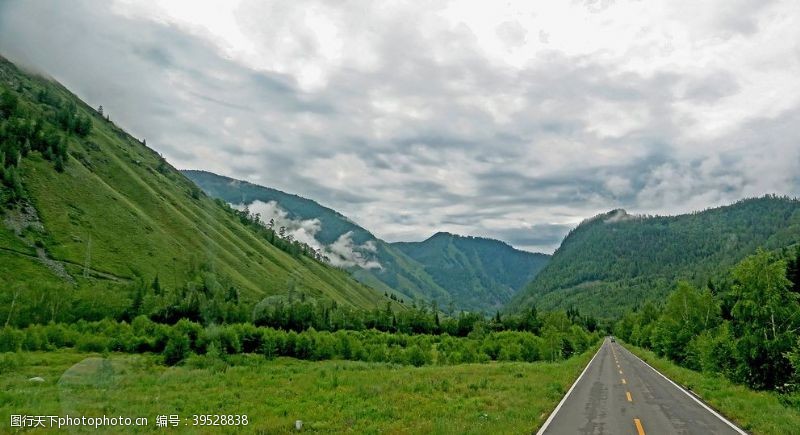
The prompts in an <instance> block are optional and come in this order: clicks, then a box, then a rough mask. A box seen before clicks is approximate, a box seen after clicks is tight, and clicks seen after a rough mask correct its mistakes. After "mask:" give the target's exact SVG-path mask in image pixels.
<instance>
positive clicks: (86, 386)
mask: <svg viewBox="0 0 800 435" xmlns="http://www.w3.org/2000/svg"><path fill="white" fill-rule="evenodd" d="M595 351H596V346H595V347H593V349H592V350H590V351H588V352H586V353H584V354H582V355H579V356H576V357H573V358H571V359H569V360H567V361H564V362H560V363H491V364H464V365H457V366H426V367H420V368H414V367H408V366H397V365H391V364H377V363H361V362H351V361H323V362H307V361H299V360H294V359H289V358H279V359H276V360H272V361H269V360H265V359H264V358H263V357H260V356H256V355H242V356H237V357H232V358H231V359H230V360H229V362H230V363H231V365H230V366H227V367H226V366H225V365H220V364H219V362H218V361H217V362H216V363H215V362H212V361H215V360H210V359H208V357H200V356H195V357H192V358H191V359H190V360H189V361H188V362H187V363H186V364H185V365H183V366H178V367H172V368H168V367H165V366H162V365H159V364H158V358H157V357H156V356H154V355H127V354H111V355H109V356H108V357H107V359H103V357H102V356H101V355H98V354H87V353H79V352H74V351H56V352H23V353H16V354H14V353H8V354H0V404H1V405H0V432H2V431H4V430H6V429H8V428H9V422H10V415H11V414H26V415H61V416H63V415H65V414H70V415H73V416H74V415H85V416H101V415H103V414H105V415H123V416H129V417H148V418H149V420H150V423H149V426H148V427H147V428H144V429H145V430H144V431H158V430H163V429H157V428H156V427H155V418H156V416H157V415H160V414H179V415H180V416H181V417H182V418H186V419H189V421H191V420H190V418H191V416H192V414H219V413H224V414H247V415H248V417H249V421H250V424H249V425H248V427H247V431H248V432H256V431H261V432H262V433H290V432H294V422H295V420H302V421H303V422H304V431H308V432H323V433H365V434H371V433H434V434H451V433H452V434H472V433H474V434H483V433H497V434H519V433H530V432H531V431H533V430H535V429H536V428H538V427H539V426H540V425H541V424H542V423H543V421H544V420H545V419H546V418H547V415H548V414H549V412H550V411H551V410H552V409H553V408H554V407H555V405H556V404H557V403H558V401H559V400H560V399H561V397H562V396H563V394H564V392H565V391H566V390H567V389H568V388H569V386H570V385H571V383H572V382H573V381H574V379H575V378H576V377H577V376H578V374H579V373H580V371H581V370H583V367H584V366H585V365H586V364H587V363H588V361H589V359H590V358H591V356H592V355H593V354H594V352H595ZM104 361H105V363H104ZM34 376H41V377H43V378H44V379H45V382H43V383H34V382H30V381H28V379H29V378H31V377H34ZM140 429H141V428H140ZM183 429H184V431H186V432H193V433H200V432H202V433H209V432H214V433H217V432H231V433H232V432H235V430H231V429H227V430H225V429H224V428H220V427H202V428H192V427H188V426H187V427H184V428H183ZM33 433H36V431H33Z"/></svg>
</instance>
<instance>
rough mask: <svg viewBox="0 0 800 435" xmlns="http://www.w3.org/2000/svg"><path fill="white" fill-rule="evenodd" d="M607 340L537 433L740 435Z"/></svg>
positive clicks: (648, 367) (713, 413)
mask: <svg viewBox="0 0 800 435" xmlns="http://www.w3.org/2000/svg"><path fill="white" fill-rule="evenodd" d="M743 433H745V432H743V431H741V429H738V428H737V427H736V426H734V425H733V424H732V423H730V422H728V421H727V420H725V419H724V418H723V417H721V416H719V415H718V414H716V413H715V412H714V411H713V410H711V409H710V408H708V407H707V406H706V405H704V404H702V402H700V401H699V400H697V399H695V398H694V396H691V395H690V393H688V392H687V391H686V390H684V389H682V388H680V387H678V386H677V385H675V384H673V383H672V382H671V381H670V380H668V379H667V378H665V377H664V376H663V375H661V374H660V373H658V372H656V371H655V370H654V369H652V368H651V367H650V366H648V365H647V364H645V363H644V362H643V361H642V360H640V359H639V358H637V357H636V356H634V355H633V354H632V353H630V352H628V351H627V350H626V349H625V348H624V347H622V346H621V345H619V343H614V342H611V341H610V340H609V339H608V338H606V340H605V342H604V343H603V345H602V346H601V347H600V350H599V351H598V352H597V354H596V355H595V356H594V358H593V359H592V361H591V362H589V365H588V366H586V369H585V370H584V372H583V373H582V374H581V376H580V377H579V378H578V380H577V381H576V382H575V384H574V385H573V386H572V388H571V389H570V391H569V392H567V394H566V395H565V396H564V399H563V400H562V401H561V403H560V404H559V405H558V407H557V408H556V409H555V411H554V413H553V414H552V415H551V416H550V418H549V419H548V420H547V421H546V422H545V424H544V425H543V426H542V429H541V430H540V431H539V434H569V435H575V434H615V435H616V434H636V435H643V434H651V435H654V434H658V435H661V434H704V435H706V434H743Z"/></svg>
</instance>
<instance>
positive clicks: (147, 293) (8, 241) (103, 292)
mask: <svg viewBox="0 0 800 435" xmlns="http://www.w3.org/2000/svg"><path fill="white" fill-rule="evenodd" d="M0 95H1V97H0V101H1V103H0V145H1V146H2V148H0V157H2V158H1V159H0V160H2V168H1V169H2V171H0V176H1V177H0V178H2V188H0V202H2V205H1V206H0V210H2V211H1V212H0V213H2V217H1V219H2V225H0V320H2V321H4V322H5V321H7V320H8V321H9V322H11V323H15V322H16V323H26V322H33V321H48V320H69V319H72V318H76V317H80V316H87V317H95V318H100V317H107V316H115V317H119V316H121V315H123V313H127V315H135V314H139V313H141V312H144V310H145V308H143V307H148V308H147V309H148V310H152V311H148V314H153V315H154V316H156V317H157V316H159V315H160V316H162V317H164V318H173V317H176V316H177V317H180V315H181V314H182V313H183V314H187V316H186V317H190V318H191V317H201V316H206V317H208V318H214V319H216V318H220V319H221V317H224V315H225V314H224V312H225V310H228V311H236V310H240V314H241V312H243V311H241V310H246V307H247V306H248V305H249V304H250V303H253V302H256V301H258V300H261V299H262V298H264V297H265V296H268V295H277V294H285V293H286V292H287V291H290V290H291V291H293V292H294V293H296V294H305V295H307V296H310V297H312V298H317V297H318V298H322V299H330V300H334V301H336V302H338V303H340V304H344V305H350V306H357V307H375V306H384V304H385V302H386V300H387V299H386V298H385V297H384V295H383V294H380V293H378V292H376V291H375V290H373V289H371V288H368V287H366V286H364V285H362V284H360V283H358V282H356V281H355V280H353V279H352V278H351V277H350V276H349V275H348V274H347V273H346V272H344V271H341V270H338V269H336V268H332V267H329V266H327V265H324V264H322V263H321V262H319V261H317V260H315V259H313V258H312V257H311V256H308V255H305V254H304V253H303V251H304V249H303V247H302V246H300V245H297V244H291V243H286V242H285V241H283V240H277V241H276V240H274V238H273V240H272V243H270V241H268V239H269V237H268V234H266V232H265V231H262V229H259V228H258V227H257V226H256V225H253V224H252V222H249V221H248V220H247V219H245V218H244V217H243V216H241V215H240V214H238V213H237V212H236V211H235V210H232V209H231V208H229V207H228V206H227V205H226V204H224V203H222V202H221V201H216V200H213V199H212V198H210V197H208V196H206V195H205V194H204V193H203V192H202V191H201V190H200V189H199V188H198V187H197V186H196V185H194V184H193V183H192V182H191V181H190V180H188V179H187V178H186V177H184V176H183V175H182V174H181V173H180V172H178V171H177V170H175V169H174V168H173V167H172V166H170V165H169V164H168V163H167V162H166V161H165V160H164V159H163V158H162V157H161V156H159V155H158V154H157V153H156V152H154V151H153V150H152V149H150V148H148V147H147V146H145V144H144V142H143V141H140V140H138V139H136V138H133V137H131V136H130V135H128V134H127V133H125V131H123V130H122V129H120V128H119V127H117V126H116V125H115V124H114V123H113V122H112V121H110V120H109V119H108V118H107V117H106V116H104V115H103V114H102V113H101V111H100V110H95V109H93V108H91V107H88V106H87V105H86V104H84V103H83V102H82V101H80V100H79V99H78V98H77V97H76V96H74V95H73V94H71V93H70V92H69V91H68V90H67V89H65V88H64V87H62V86H61V85H59V84H57V83H55V82H54V81H51V80H48V79H43V78H40V77H37V76H35V75H32V74H28V73H26V72H23V71H22V70H20V69H18V68H17V67H15V66H14V65H13V64H12V63H10V62H8V61H6V60H5V59H3V58H1V57H0ZM132 304H133V305H135V306H134V307H133V308H131V305H132ZM201 311H202V312H201ZM154 313H155V314H154ZM159 313H160V314H159Z"/></svg>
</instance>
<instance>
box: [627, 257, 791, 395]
mask: <svg viewBox="0 0 800 435" xmlns="http://www.w3.org/2000/svg"><path fill="white" fill-rule="evenodd" d="M798 266H800V248H796V249H792V250H782V251H772V252H770V251H765V250H758V251H757V252H756V253H755V254H752V255H750V256H748V257H746V258H745V259H743V260H742V261H741V262H739V263H738V264H736V265H735V266H734V267H733V268H731V269H730V271H729V273H728V274H727V275H725V276H723V277H721V278H719V279H717V280H710V281H709V282H708V283H707V284H706V285H705V286H703V287H702V288H698V287H697V286H694V285H692V284H690V283H688V282H685V281H682V282H679V283H677V285H676V287H675V290H674V291H673V292H672V293H671V294H670V296H669V297H668V298H667V300H666V302H665V303H664V304H663V305H657V304H653V303H647V304H645V305H643V306H642V307H641V308H640V309H639V310H638V311H635V312H629V313H627V314H625V315H624V316H623V317H622V318H621V319H620V320H619V321H618V322H617V323H616V324H615V325H614V333H615V334H616V335H617V336H619V337H620V338H621V339H622V340H624V341H627V342H629V343H632V344H635V345H637V346H640V347H644V348H647V349H652V350H653V351H655V352H656V353H657V354H658V355H661V356H666V357H668V358H669V359H671V360H673V361H675V362H676V363H678V364H680V365H682V366H684V367H687V368H690V369H693V370H699V371H703V372H709V373H719V374H722V375H724V376H725V377H727V378H729V379H730V380H732V381H734V382H736V383H740V384H744V385H747V386H749V387H750V388H753V389H757V390H775V391H778V392H785V393H789V392H793V391H797V389H798V387H800V335H799V334H798V331H799V330H800V267H798ZM795 397H796V396H795Z"/></svg>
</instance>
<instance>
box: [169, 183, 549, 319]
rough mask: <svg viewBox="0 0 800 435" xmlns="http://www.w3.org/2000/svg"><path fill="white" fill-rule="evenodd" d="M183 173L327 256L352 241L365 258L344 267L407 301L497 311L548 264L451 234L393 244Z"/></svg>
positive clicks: (300, 203)
mask: <svg viewBox="0 0 800 435" xmlns="http://www.w3.org/2000/svg"><path fill="white" fill-rule="evenodd" d="M183 173H184V174H185V175H186V176H187V177H189V178H190V179H191V180H193V181H194V182H195V183H197V185H198V186H200V188H202V189H203V190H204V191H205V192H206V193H208V194H209V195H210V196H213V197H216V198H220V199H222V200H223V201H226V202H228V203H231V204H238V205H247V206H248V207H249V209H250V210H251V212H260V213H261V215H262V219H264V220H265V221H266V220H268V219H276V220H277V222H278V224H276V225H281V226H285V227H287V228H289V229H290V230H292V229H293V230H294V231H295V234H297V237H298V238H301V237H307V236H308V235H309V234H310V235H312V236H313V238H314V239H315V240H316V242H318V246H319V247H320V248H322V249H324V250H328V251H331V249H330V248H329V247H331V246H335V247H338V246H339V245H341V244H342V243H341V240H342V239H343V238H344V239H346V240H347V242H348V243H349V245H348V246H350V247H351V248H352V251H354V252H353V253H352V254H354V255H355V256H358V257H359V258H357V259H352V258H345V257H343V256H339V255H336V257H337V261H339V263H340V264H341V265H344V266H348V268H349V270H351V272H352V273H353V276H354V277H356V278H357V279H358V280H359V281H361V282H363V283H365V284H367V285H370V286H372V287H374V288H376V289H378V290H379V291H382V292H386V293H389V294H394V295H395V296H397V297H401V298H411V299H416V300H420V301H426V302H427V301H436V302H437V303H438V304H439V306H441V307H445V306H449V305H451V304H452V305H453V306H454V307H455V308H458V309H464V310H472V311H492V310H495V309H497V308H500V307H502V306H503V305H504V304H505V303H506V302H508V301H509V300H510V298H511V296H512V295H513V294H514V293H515V292H516V291H518V290H519V289H520V288H522V286H523V285H524V284H525V283H526V282H528V281H530V279H532V278H533V277H534V276H535V275H536V273H538V271H539V270H540V269H541V268H542V266H543V265H544V264H545V263H546V262H547V260H548V258H549V256H547V255H544V254H532V253H528V252H524V251H519V250H517V249H514V248H512V247H511V246H509V245H507V244H505V243H503V242H499V241H496V240H490V239H483V238H475V237H460V236H455V235H445V234H444V233H440V234H437V235H435V236H433V237H431V238H430V239H428V240H426V241H423V242H418V243H406V242H402V243H388V242H385V241H383V240H381V239H379V238H377V237H375V236H374V235H373V234H372V233H370V232H369V231H367V230H366V229H364V228H362V227H360V226H359V225H358V224H356V223H354V222H353V221H351V220H350V219H348V218H347V217H345V216H343V215H342V214H340V213H338V212H336V211H334V210H332V209H330V208H327V207H324V206H322V205H320V204H319V203H317V202H315V201H312V200H310V199H305V198H302V197H299V196H297V195H292V194H288V193H284V192H281V191H279V190H275V189H271V188H268V187H263V186H258V185H255V184H251V183H248V182H246V181H240V180H235V179H232V178H228V177H224V176H220V175H216V174H213V173H210V172H205V171H192V170H187V171H183ZM314 220H317V221H318V222H317V223H316V224H315V223H314V222H313V221H314ZM339 251H341V250H339ZM330 254H331V255H333V254H334V252H330Z"/></svg>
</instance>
